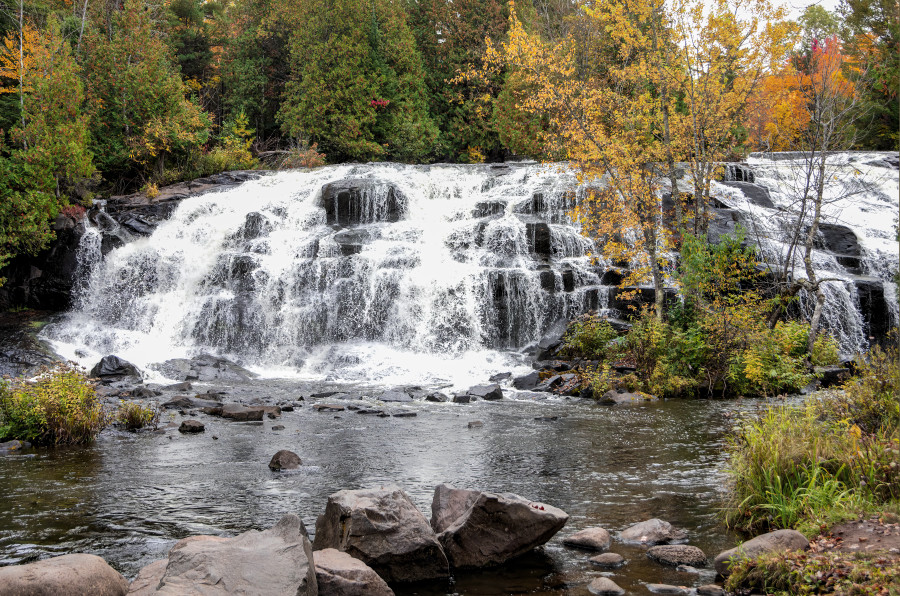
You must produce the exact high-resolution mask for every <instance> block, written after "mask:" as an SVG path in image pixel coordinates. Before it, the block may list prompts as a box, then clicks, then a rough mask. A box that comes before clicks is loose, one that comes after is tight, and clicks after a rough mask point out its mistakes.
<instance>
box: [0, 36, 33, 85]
mask: <svg viewBox="0 0 900 596" xmlns="http://www.w3.org/2000/svg"><path fill="white" fill-rule="evenodd" d="M22 29H23V30H22V36H21V38H20V37H19V32H18V31H17V30H12V31H10V32H9V33H7V34H6V36H5V37H4V38H3V39H2V41H0V79H6V81H3V82H4V83H6V85H5V86H2V87H0V93H19V82H20V81H21V82H23V83H24V85H23V89H22V90H23V91H24V92H25V93H28V92H30V91H31V87H30V86H29V84H28V82H27V79H28V73H29V72H30V71H31V70H32V68H33V64H34V52H35V49H36V47H37V46H38V44H39V42H40V33H39V32H38V30H37V29H35V28H34V27H33V26H32V25H31V24H29V23H25V25H24V26H23V28H22ZM20 42H21V48H20ZM20 50H21V54H20ZM11 81H13V82H12V83H11Z"/></svg>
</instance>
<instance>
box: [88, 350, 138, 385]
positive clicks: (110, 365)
mask: <svg viewBox="0 0 900 596" xmlns="http://www.w3.org/2000/svg"><path fill="white" fill-rule="evenodd" d="M90 375H91V376H92V377H95V378H98V379H100V380H101V381H102V382H104V383H114V382H117V381H140V380H141V378H142V377H141V371H139V370H138V368H137V367H136V366H135V365H133V364H132V363H130V362H128V361H127V360H123V359H122V358H119V357H118V356H115V355H110V356H104V357H103V358H102V359H101V360H100V362H98V363H97V364H95V365H94V368H92V369H91V372H90Z"/></svg>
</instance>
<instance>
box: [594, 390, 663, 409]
mask: <svg viewBox="0 0 900 596" xmlns="http://www.w3.org/2000/svg"><path fill="white" fill-rule="evenodd" d="M648 401H659V400H658V398H657V397H656V396H655V395H650V394H648V393H640V392H635V393H629V392H624V393H619V392H618V391H613V390H610V391H607V392H606V393H604V394H603V395H602V396H600V399H598V400H597V403H600V404H605V405H611V406H612V405H621V404H635V403H644V402H648Z"/></svg>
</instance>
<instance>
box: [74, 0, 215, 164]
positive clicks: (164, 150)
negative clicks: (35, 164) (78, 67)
mask: <svg viewBox="0 0 900 596" xmlns="http://www.w3.org/2000/svg"><path fill="white" fill-rule="evenodd" d="M110 22H111V30H107V31H101V30H100V29H99V28H95V29H92V30H91V31H89V32H88V33H86V34H85V40H84V46H83V50H84V51H85V79H86V83H87V96H88V102H89V107H90V113H91V133H92V137H93V146H92V149H93V151H94V154H95V156H96V163H97V165H98V166H99V167H100V170H101V171H102V172H103V174H104V175H105V176H106V177H107V178H108V179H123V178H125V179H127V178H129V177H136V178H137V179H140V180H143V179H147V178H153V179H156V180H161V179H163V174H164V170H165V159H166V156H169V155H178V154H183V153H185V152H187V151H188V150H190V149H192V148H194V147H196V146H199V145H202V144H203V143H205V142H206V141H207V139H208V137H209V126H210V122H209V117H208V115H207V114H206V113H205V112H203V111H202V110H201V109H200V108H199V106H198V105H197V104H196V102H195V101H193V100H191V99H188V98H187V96H186V89H185V86H184V84H183V82H182V80H181V77H180V75H179V73H178V70H177V68H176V66H175V64H174V56H173V54H172V51H171V49H170V48H168V47H167V46H166V44H165V43H164V42H163V40H162V39H160V37H159V36H158V35H156V34H155V32H154V28H153V23H152V22H151V19H150V14H149V10H148V8H147V7H145V6H144V5H142V4H141V2H140V1H139V0H126V2H125V6H124V8H123V9H122V10H121V11H117V12H115V13H114V14H113V15H112V17H111V20H110Z"/></svg>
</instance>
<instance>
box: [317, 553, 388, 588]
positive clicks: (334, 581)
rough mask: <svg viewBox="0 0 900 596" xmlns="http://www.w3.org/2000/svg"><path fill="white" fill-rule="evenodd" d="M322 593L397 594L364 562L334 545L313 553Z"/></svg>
mask: <svg viewBox="0 0 900 596" xmlns="http://www.w3.org/2000/svg"><path fill="white" fill-rule="evenodd" d="M313 559H314V561H315V565H316V581H317V582H318V585H319V596H394V591H393V590H391V589H390V588H389V587H388V585H387V583H386V582H385V581H384V580H383V579H381V577H379V575H378V574H377V573H375V571H374V570H373V569H372V568H371V567H369V566H368V565H366V564H365V563H363V562H362V561H360V560H359V559H355V558H353V557H351V556H350V555H348V554H347V553H344V552H341V551H339V550H337V549H334V548H326V549H324V550H317V551H315V552H313Z"/></svg>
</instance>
